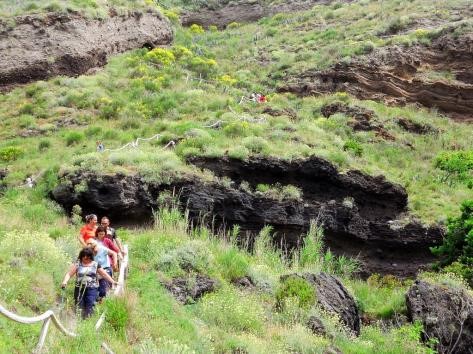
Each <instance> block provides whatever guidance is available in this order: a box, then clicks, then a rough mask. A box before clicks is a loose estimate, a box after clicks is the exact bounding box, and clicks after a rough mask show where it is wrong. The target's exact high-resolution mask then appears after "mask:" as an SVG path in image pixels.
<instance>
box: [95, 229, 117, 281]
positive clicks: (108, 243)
mask: <svg viewBox="0 0 473 354" xmlns="http://www.w3.org/2000/svg"><path fill="white" fill-rule="evenodd" d="M95 239H96V240H97V242H98V243H99V245H103V246H105V247H107V248H108V249H110V250H112V251H113V252H115V253H117V255H118V258H122V255H121V253H120V249H119V248H118V247H117V246H116V245H115V244H114V243H113V241H112V240H111V239H109V238H108V237H107V229H106V228H105V227H103V226H99V227H97V230H96V231H95ZM109 259H110V264H113V257H112V256H111V255H109ZM112 275H113V273H111V274H110V276H112Z"/></svg>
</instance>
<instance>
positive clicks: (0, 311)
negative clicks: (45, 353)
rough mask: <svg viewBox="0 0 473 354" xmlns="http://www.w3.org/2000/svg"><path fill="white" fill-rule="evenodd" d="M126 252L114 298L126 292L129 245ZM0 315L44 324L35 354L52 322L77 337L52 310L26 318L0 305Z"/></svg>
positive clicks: (65, 332) (109, 351)
mask: <svg viewBox="0 0 473 354" xmlns="http://www.w3.org/2000/svg"><path fill="white" fill-rule="evenodd" d="M124 250H125V256H124V257H123V260H122V262H121V264H120V272H119V275H118V285H117V287H116V288H115V289H114V291H113V293H112V296H119V295H121V294H122V293H123V292H124V291H125V278H126V274H127V271H128V260H129V255H128V246H127V245H125V246H124ZM0 315H3V316H4V317H6V318H7V319H9V320H11V321H14V322H17V323H21V324H35V323H39V322H43V325H42V327H41V332H40V334H39V339H38V343H37V344H36V347H35V349H34V350H33V353H35V354H38V353H41V352H42V350H43V347H44V343H45V341H46V336H47V335H48V330H49V326H50V324H51V322H52V323H53V324H54V325H55V326H56V328H57V329H58V330H59V331H60V332H61V333H63V334H64V335H66V336H68V337H72V338H75V337H77V334H76V333H74V332H72V331H69V330H68V329H66V327H65V326H64V325H63V324H62V323H61V321H60V320H59V319H58V317H57V316H56V314H55V313H54V311H52V310H48V311H46V312H44V313H43V314H41V315H39V316H33V317H25V316H20V315H17V314H15V313H13V312H11V311H9V310H7V309H6V308H5V307H4V306H2V305H1V304H0ZM105 316H106V313H105V312H103V313H102V315H101V316H100V318H99V319H98V321H97V323H96V324H95V330H96V331H98V330H99V329H100V327H101V326H102V325H103V323H104V322H105ZM102 348H103V349H104V350H105V352H107V353H108V354H113V351H112V350H111V349H110V348H109V347H108V345H107V344H106V343H102Z"/></svg>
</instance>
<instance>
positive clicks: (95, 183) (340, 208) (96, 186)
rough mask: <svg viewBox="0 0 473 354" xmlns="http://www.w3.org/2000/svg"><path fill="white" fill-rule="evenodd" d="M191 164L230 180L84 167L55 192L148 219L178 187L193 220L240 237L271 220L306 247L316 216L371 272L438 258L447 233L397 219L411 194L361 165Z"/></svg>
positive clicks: (68, 202)
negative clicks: (280, 192) (285, 188)
mask: <svg viewBox="0 0 473 354" xmlns="http://www.w3.org/2000/svg"><path fill="white" fill-rule="evenodd" d="M190 163H192V164H194V165H195V166H198V167H201V168H205V169H208V170H210V171H212V172H213V173H214V174H215V175H216V176H220V177H227V178H228V179H230V180H231V181H232V182H231V183H230V184H228V183H225V184H222V183H218V182H204V181H202V180H199V179H195V178H194V179H191V178H185V179H181V180H177V181H175V182H173V183H170V184H156V183H149V182H146V181H144V180H143V179H142V178H141V177H140V176H124V175H111V176H107V175H105V176H98V175H96V174H93V173H87V172H82V173H77V174H73V175H67V176H63V177H62V182H61V184H60V185H59V186H58V187H57V188H56V189H55V190H54V192H53V193H52V197H53V199H55V200H56V201H57V202H58V203H59V204H61V205H62V206H64V208H65V209H66V210H69V211H70V210H71V209H72V207H73V205H75V204H78V205H80V206H81V207H82V209H83V211H84V212H94V213H98V214H100V215H105V214H106V215H109V216H110V217H111V218H112V219H113V220H115V221H116V222H118V221H126V222H128V223H130V222H134V223H138V224H144V223H149V222H150V221H151V220H152V211H153V210H156V208H158V205H157V198H158V196H159V195H160V194H161V193H163V192H164V191H175V192H176V195H177V196H178V198H179V202H180V205H181V208H182V209H187V210H188V212H189V215H190V217H191V219H192V220H194V221H195V222H204V223H208V224H209V225H213V226H214V227H217V228H223V227H225V228H227V229H228V228H230V227H231V226H233V225H239V226H240V228H241V233H242V237H244V236H245V234H246V235H248V236H249V237H250V238H251V237H254V235H256V234H257V233H258V232H259V231H260V230H261V229H262V228H263V227H264V226H265V225H271V226H272V227H273V230H274V233H275V234H274V238H275V243H277V244H279V245H281V243H282V244H283V245H285V246H288V247H289V248H293V247H298V246H300V245H301V241H302V237H303V234H304V233H305V232H307V230H308V229H309V227H310V223H311V221H312V220H317V221H318V222H319V223H321V224H322V225H323V227H324V229H325V242H326V244H327V246H328V247H330V249H331V250H332V251H334V252H335V253H336V254H340V255H341V254H344V255H347V256H352V257H359V258H360V260H361V262H362V264H363V268H364V270H365V271H366V273H372V272H377V273H384V274H386V273H390V274H395V275H400V276H406V275H413V274H415V272H416V271H417V270H418V269H419V268H421V267H422V266H425V265H426V264H428V263H430V262H431V261H432V260H433V257H432V255H431V253H430V251H429V246H433V245H435V244H437V243H438V242H440V240H441V234H442V232H441V230H440V229H439V228H437V227H424V226H423V225H421V224H419V223H417V222H407V223H402V222H400V221H398V220H397V219H398V218H400V217H402V216H403V215H404V213H405V212H406V206H407V194H406V192H405V190H404V189H403V188H402V187H401V186H399V185H395V184H392V183H389V182H387V181H386V180H385V179H384V178H383V177H371V176H367V175H365V174H363V173H361V172H359V171H350V172H348V173H346V174H341V173H339V172H338V171H337V170H336V168H335V167H334V166H333V165H332V164H330V163H329V162H327V161H325V160H323V159H320V158H315V157H314V158H310V159H307V160H295V161H292V162H286V161H282V160H277V159H261V158H254V159H250V160H249V161H240V160H234V159H229V158H224V159H216V158H199V159H193V160H191V161H190ZM242 182H246V185H249V186H250V188H248V187H247V186H246V187H244V186H243V185H242ZM84 183H85V184H86V186H87V188H86V189H85V190H84V191H80V192H77V191H76V189H77V188H75V186H77V185H79V184H81V185H84ZM260 183H266V184H274V183H280V184H281V185H288V184H291V185H293V186H295V187H298V188H299V189H300V190H301V192H302V197H301V198H300V199H273V198H270V197H267V196H265V195H262V194H261V193H257V192H255V191H253V190H252V188H254V187H255V186H256V185H258V184H260ZM78 190H82V188H80V189H78Z"/></svg>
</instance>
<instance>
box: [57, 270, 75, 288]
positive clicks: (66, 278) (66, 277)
mask: <svg viewBox="0 0 473 354" xmlns="http://www.w3.org/2000/svg"><path fill="white" fill-rule="evenodd" d="M76 272H77V265H75V264H73V265H72V266H71V268H70V269H69V271H68V272H67V273H66V275H64V279H63V281H62V284H61V288H63V289H64V288H65V287H66V285H67V283H68V282H69V279H71V277H72V276H74V274H76Z"/></svg>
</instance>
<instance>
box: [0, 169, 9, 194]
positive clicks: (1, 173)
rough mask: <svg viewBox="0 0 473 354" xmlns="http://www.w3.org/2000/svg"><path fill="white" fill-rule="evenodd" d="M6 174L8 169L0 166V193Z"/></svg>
mask: <svg viewBox="0 0 473 354" xmlns="http://www.w3.org/2000/svg"><path fill="white" fill-rule="evenodd" d="M7 175H8V170H7V169H6V168H4V169H1V168H0V193H1V192H3V190H4V189H5V188H6V186H5V184H4V181H3V180H4V179H5V177H6V176H7Z"/></svg>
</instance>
